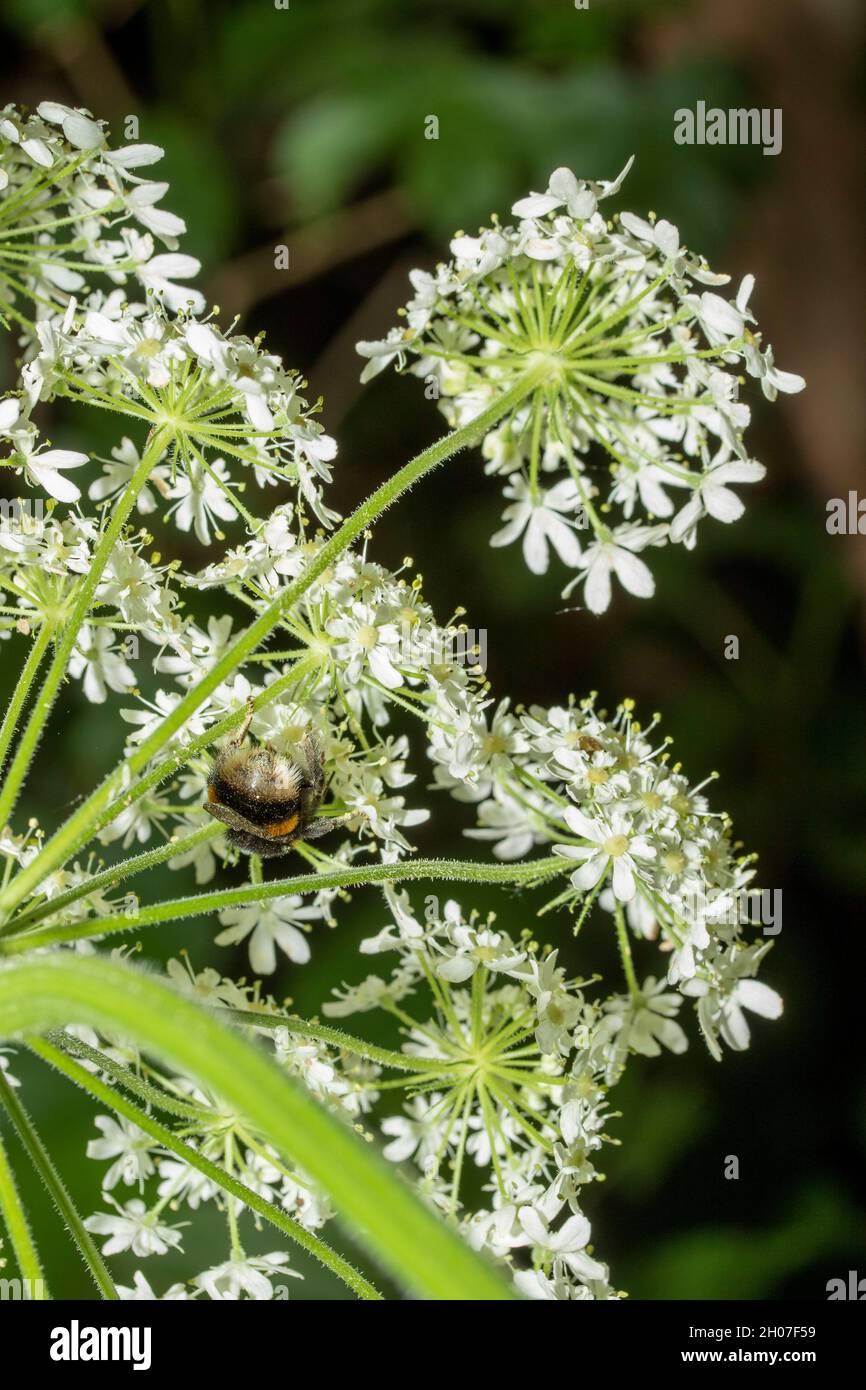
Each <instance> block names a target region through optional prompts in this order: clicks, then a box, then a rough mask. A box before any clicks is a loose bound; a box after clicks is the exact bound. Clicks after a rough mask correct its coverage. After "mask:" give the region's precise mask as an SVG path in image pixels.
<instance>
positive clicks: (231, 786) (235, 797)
mask: <svg viewBox="0 0 866 1390" xmlns="http://www.w3.org/2000/svg"><path fill="white" fill-rule="evenodd" d="M208 800H209V801H216V802H217V803H218V804H219V805H220V806H228V808H229V810H231V811H237V813H238V815H240V816H243V817H244V819H245V820H248V821H252V823H253V825H261V826H272V825H280V824H283V823H285V822H288V821H290V820H291V819H292V817H293V816H294V817H297V814H298V797H297V793H296V792H295V791H292V793H291V794H290V795H286V796H279V795H276V796H275V795H273V793H271V794H270V795H268V796H258V795H256V794H255V792H251V791H250V790H249V789H248V788H246V787H239V786H238V785H237V782H236V781H235V780H234V779H231V778H227V777H222V776H220V774H219V771H218V770H217V769H215V770H214V772H213V773H212V774H211V777H210V780H209V782H208ZM279 833H281V834H288V831H287V830H284V831H281V832H279Z"/></svg>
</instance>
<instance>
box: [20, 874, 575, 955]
mask: <svg viewBox="0 0 866 1390" xmlns="http://www.w3.org/2000/svg"><path fill="white" fill-rule="evenodd" d="M567 867H568V861H567V860H564V859H563V858H561V857H560V856H559V855H557V856H551V857H550V858H549V859H537V860H530V861H529V862H528V863H522V864H485V863H477V862H474V861H471V860H461V859H416V860H414V861H412V862H409V863H407V864H369V865H366V866H365V865H363V864H355V865H353V866H352V867H351V868H347V869H332V870H328V871H325V872H324V873H318V874H299V875H298V876H297V877H295V878H281V879H271V880H270V881H269V882H268V883H251V884H247V885H245V886H244V887H243V888H219V889H215V890H214V891H213V892H211V893H193V894H191V895H190V896H188V897H184V898H173V899H171V900H169V901H167V902H162V903H153V904H151V905H150V906H149V907H141V908H138V909H136V910H135V911H134V912H131V913H122V912H120V913H112V915H111V916H110V917H93V918H90V919H89V920H87V921H83V922H67V923H58V924H56V925H52V924H50V923H49V925H48V926H45V927H36V928H33V929H30V930H27V929H25V930H23V931H16V932H9V933H8V934H6V935H5V936H3V937H0V955H7V956H12V955H20V954H21V953H22V952H23V951H31V950H35V949H37V948H40V947H44V946H56V945H58V944H60V943H61V942H64V941H84V940H86V939H87V938H89V937H93V936H100V937H107V936H114V935H116V933H117V932H124V931H132V930H135V929H137V928H142V927H152V926H157V925H158V924H159V923H161V922H176V921H178V920H179V919H180V918H181V917H204V916H208V915H210V914H211V913H214V912H221V911H224V910H225V909H226V908H230V907H243V906H245V905H246V904H248V903H260V902H268V901H269V900H270V899H271V898H282V897H287V896H289V895H290V894H293V893H317V892H319V891H320V890H322V889H326V888H361V887H363V886H365V885H366V884H370V883H399V882H404V881H407V880H411V879H445V880H446V881H449V882H453V883H500V884H513V885H524V886H526V885H530V886H531V885H532V884H533V883H534V882H536V881H543V880H545V879H546V878H549V877H551V876H552V875H553V874H554V873H563V872H565V870H566V868H567Z"/></svg>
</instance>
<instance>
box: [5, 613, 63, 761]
mask: <svg viewBox="0 0 866 1390" xmlns="http://www.w3.org/2000/svg"><path fill="white" fill-rule="evenodd" d="M52 632H53V628H52V626H51V624H50V623H48V622H43V623H42V625H41V626H40V628H39V631H38V633H37V634H36V636H35V637H34V639H33V641H32V642H31V643H30V650H29V652H28V653H27V660H26V661H25V662H24V665H23V666H22V667H21V674H20V676H19V677H18V681H17V684H16V686H15V689H14V691H13V692H12V698H11V700H10V701H9V704H8V706H7V708H6V713H5V715H4V716H3V724H2V726H0V768H2V767H3V764H4V763H5V761H6V754H7V753H8V752H9V745H10V743H11V742H12V739H13V738H14V736H15V730H16V729H17V727H18V716H19V715H20V713H21V711H22V709H23V708H24V703H25V701H26V699H27V695H28V693H29V690H30V687H31V685H32V684H33V678H34V676H35V675H36V672H37V671H38V670H39V667H40V666H41V664H42V658H43V656H44V655H45V651H46V648H47V647H48V644H49V642H50V641H51V634H52Z"/></svg>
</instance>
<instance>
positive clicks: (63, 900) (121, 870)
mask: <svg viewBox="0 0 866 1390" xmlns="http://www.w3.org/2000/svg"><path fill="white" fill-rule="evenodd" d="M223 833H224V830H223V826H222V825H220V824H218V823H217V822H215V821H211V822H210V823H209V824H208V825H203V826H202V827H201V829H200V830H195V831H193V833H192V834H191V835H186V836H184V838H183V839H182V840H176V839H171V840H169V841H168V843H167V844H164V845H160V847H159V849H149V850H146V851H145V853H144V854H136V855H133V856H132V857H131V858H129V859H121V860H120V862H119V863H118V864H112V865H111V866H110V867H109V868H107V869H103V870H102V871H101V872H100V873H98V874H91V875H90V877H89V878H86V879H84V881H83V882H82V883H78V884H76V886H75V887H74V888H68V889H67V890H66V892H65V893H58V895H57V897H56V898H46V900H45V902H42V903H39V905H38V906H37V907H31V908H29V909H28V911H27V912H21V913H19V914H18V916H17V917H13V918H12V920H11V921H10V922H9V923H7V926H8V927H10V928H13V929H14V930H18V929H19V928H21V929H23V928H24V927H30V926H32V925H33V923H34V922H41V921H42V920H43V918H45V917H56V916H57V914H58V913H59V912H62V911H63V909H64V908H65V907H69V906H70V904H71V903H74V902H78V900H79V899H80V898H86V897H87V896H88V895H89V894H90V893H101V892H102V890H103V889H104V888H106V889H108V890H111V889H112V888H116V887H117V886H118V884H119V883H122V882H123V880H124V879H127V878H134V877H135V875H136V874H142V873H144V872H145V870H146V869H151V868H153V866H154V865H155V864H162V863H164V862H165V861H166V860H167V859H176V858H178V857H179V856H180V855H181V854H188V853H189V851H190V850H191V849H196V847H197V846H198V845H203V844H206V843H207V841H208V840H215V839H216V837H217V836H218V835H222V834H223ZM3 930H4V928H3V927H0V933H2V931H3Z"/></svg>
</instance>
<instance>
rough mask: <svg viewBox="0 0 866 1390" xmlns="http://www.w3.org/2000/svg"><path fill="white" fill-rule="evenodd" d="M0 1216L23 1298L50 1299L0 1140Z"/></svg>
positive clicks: (13, 1177)
mask: <svg viewBox="0 0 866 1390" xmlns="http://www.w3.org/2000/svg"><path fill="white" fill-rule="evenodd" d="M0 1216H2V1218H3V1224H4V1226H5V1227H6V1230H7V1232H8V1233H9V1242H10V1244H11V1246H12V1249H13V1251H14V1252H15V1259H16V1260H17V1261H18V1272H19V1274H20V1275H21V1282H22V1284H23V1290H22V1292H23V1294H24V1297H25V1298H32V1299H33V1300H34V1301H35V1300H37V1299H38V1300H40V1301H41V1300H43V1299H47V1298H49V1297H50V1295H49V1293H48V1285H47V1284H46V1282H45V1275H44V1274H43V1273H42V1264H41V1262H40V1259H39V1254H38V1251H37V1249H36V1246H35V1245H34V1243H33V1237H32V1235H31V1234H30V1226H29V1224H28V1222H27V1214H26V1212H25V1211H24V1207H23V1206H22V1203H21V1198H20V1196H19V1194H18V1188H17V1186H16V1184H15V1175H14V1173H13V1172H12V1168H11V1166H10V1163H9V1156H8V1154H7V1153H6V1149H5V1146H4V1144H3V1139H2V1137H0Z"/></svg>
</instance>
